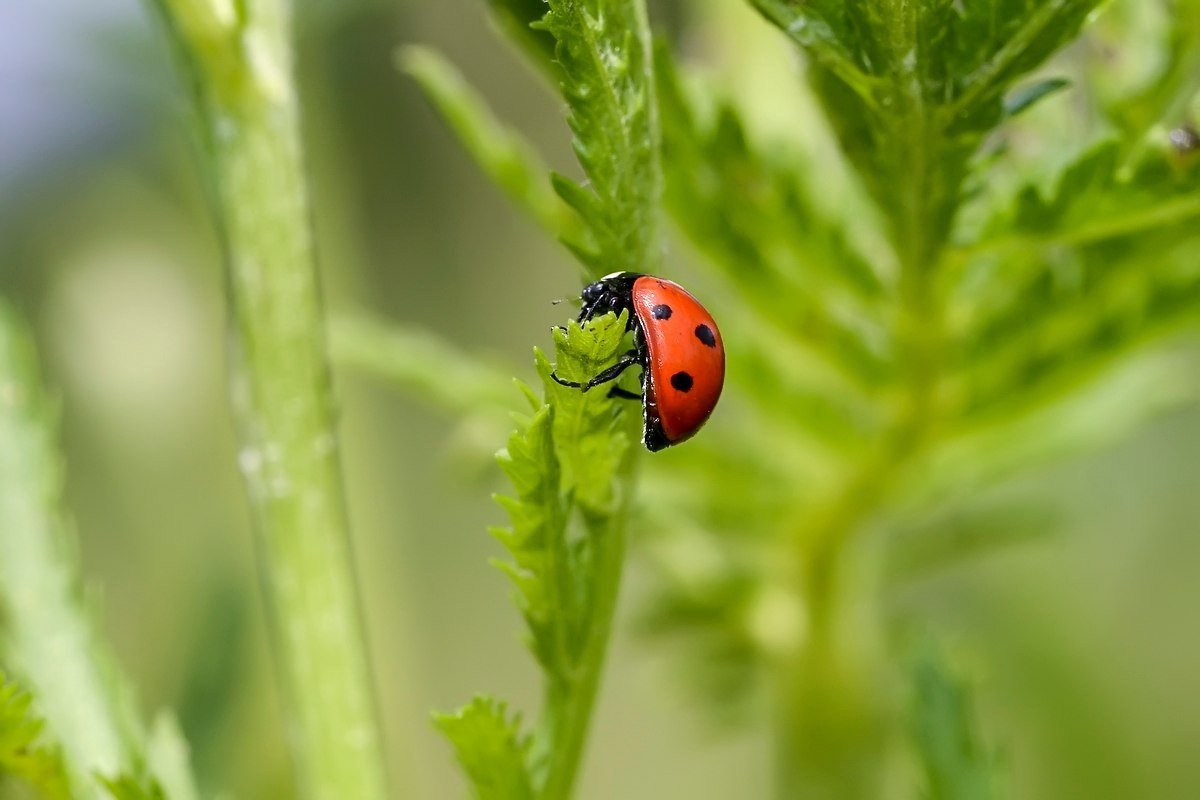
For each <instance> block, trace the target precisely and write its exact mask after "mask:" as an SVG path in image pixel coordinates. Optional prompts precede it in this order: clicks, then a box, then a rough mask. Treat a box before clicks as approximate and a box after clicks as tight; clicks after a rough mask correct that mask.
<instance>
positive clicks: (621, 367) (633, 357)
mask: <svg viewBox="0 0 1200 800" xmlns="http://www.w3.org/2000/svg"><path fill="white" fill-rule="evenodd" d="M638 360H639V359H638V353H637V351H636V350H630V351H629V352H628V353H626V354H625V355H623V356H621V360H620V361H618V362H617V363H616V364H613V365H612V366H611V367H609V368H608V369H606V370H604V371H603V372H601V373H599V374H597V375H596V376H595V377H594V378H592V379H591V380H590V381H588V382H587V383H577V382H575V381H564V380H563V379H562V378H560V377H558V375H557V374H555V373H553V372H551V373H550V377H551V378H553V379H554V381H555V383H558V384H560V385H562V386H569V387H571V388H572V389H582V390H583V391H585V392H586V391H587V390H588V389H594V388H596V387H597V386H599V385H600V384H602V383H608V382H609V381H612V380H616V379H617V378H619V377H620V376H621V373H622V372H624V371H625V370H627V369H629V368H630V367H632V366H633V365H634V364H636V363H638Z"/></svg>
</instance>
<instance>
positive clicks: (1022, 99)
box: [1004, 78, 1071, 119]
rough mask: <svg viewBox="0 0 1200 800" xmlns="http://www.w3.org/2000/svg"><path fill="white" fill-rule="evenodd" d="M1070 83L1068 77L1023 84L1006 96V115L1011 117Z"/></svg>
mask: <svg viewBox="0 0 1200 800" xmlns="http://www.w3.org/2000/svg"><path fill="white" fill-rule="evenodd" d="M1070 85H1071V82H1070V81H1069V80H1067V79H1066V78H1046V79H1045V80H1041V81H1037V82H1036V83H1031V84H1030V85H1029V86H1023V87H1021V88H1020V89H1017V90H1016V91H1015V92H1013V93H1012V94H1010V95H1009V96H1008V97H1006V98H1004V116H1005V118H1009V119H1011V118H1012V117H1015V116H1017V115H1018V114H1021V113H1023V112H1025V111H1028V110H1029V109H1030V108H1032V107H1033V106H1035V105H1036V104H1037V103H1039V102H1040V101H1042V100H1044V99H1046V98H1047V97H1049V96H1050V95H1052V94H1054V93H1055V92H1060V91H1062V90H1063V89H1066V88H1067V87H1068V86H1070Z"/></svg>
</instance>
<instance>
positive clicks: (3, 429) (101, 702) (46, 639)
mask: <svg viewBox="0 0 1200 800" xmlns="http://www.w3.org/2000/svg"><path fill="white" fill-rule="evenodd" d="M57 428H58V425H57V420H56V413H55V409H54V408H53V406H52V404H50V403H48V402H47V401H46V399H45V398H44V397H43V395H42V389H41V385H40V380H39V377H38V370H37V366H36V358H35V356H34V352H33V347H32V345H31V343H30V339H29V336H28V333H27V331H26V330H25V329H24V326H23V325H22V324H21V323H19V322H18V320H17V318H16V315H15V314H14V313H13V312H12V311H10V310H9V309H8V308H7V307H6V306H5V305H3V304H0V606H2V607H3V611H4V612H5V622H6V626H5V627H6V632H5V641H4V655H5V659H6V661H8V662H9V663H10V665H11V666H12V667H13V668H14V669H15V670H16V671H17V672H18V673H19V675H20V678H21V682H22V683H23V684H24V685H25V686H26V687H27V688H28V689H29V690H30V691H31V692H32V693H33V695H34V696H35V697H36V699H37V703H38V707H39V709H40V710H41V712H42V714H43V715H44V717H45V719H46V721H47V724H48V725H49V727H50V729H51V731H52V735H53V736H54V738H55V739H56V740H57V741H58V742H59V743H60V744H61V745H62V748H63V755H64V757H65V762H66V765H67V768H68V770H69V771H70V774H71V782H72V796H74V797H79V798H96V797H99V796H100V794H99V785H98V784H97V782H96V781H95V780H94V777H95V776H96V775H103V776H106V777H116V776H117V775H118V774H120V773H121V772H123V771H126V770H128V769H130V768H131V767H132V766H133V763H134V762H135V761H136V758H135V756H134V752H135V742H137V741H138V739H139V738H140V731H139V729H138V726H137V724H136V720H135V716H134V714H133V713H132V710H131V709H130V707H129V706H128V704H127V703H125V702H124V700H125V699H126V697H125V695H124V693H123V692H122V691H121V690H120V686H119V681H118V678H117V676H116V674H115V670H114V669H113V666H112V664H111V663H110V657H109V655H108V653H107V651H106V650H105V648H104V647H103V645H102V644H101V642H100V640H99V638H98V637H97V636H96V631H95V629H94V627H93V625H92V621H91V619H90V618H89V615H88V613H87V610H86V608H85V606H84V603H83V597H82V592H81V590H80V579H79V574H78V563H77V554H76V549H75V542H74V541H73V539H72V537H71V534H72V531H71V526H70V523H69V522H68V521H67V519H66V516H65V514H64V513H63V511H62V503H63V497H62V490H63V469H62V461H61V457H60V456H59V454H58V447H57V445H56V443H55V437H56V434H57Z"/></svg>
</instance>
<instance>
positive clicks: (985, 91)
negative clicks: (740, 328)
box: [751, 0, 1100, 271]
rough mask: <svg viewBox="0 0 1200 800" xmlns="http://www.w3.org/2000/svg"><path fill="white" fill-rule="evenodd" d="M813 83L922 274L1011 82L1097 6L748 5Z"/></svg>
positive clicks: (845, 1) (900, 247) (817, 1)
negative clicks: (781, 35)
mask: <svg viewBox="0 0 1200 800" xmlns="http://www.w3.org/2000/svg"><path fill="white" fill-rule="evenodd" d="M751 2H752V3H753V4H754V5H755V6H756V7H757V8H758V9H759V10H760V11H761V12H762V13H763V14H764V15H765V16H766V17H767V18H768V19H769V20H771V21H772V22H774V23H775V24H776V25H778V26H779V27H780V28H781V29H782V30H783V31H784V32H785V33H786V34H787V35H788V36H789V37H790V38H791V39H792V40H793V41H795V42H796V43H797V44H798V45H800V46H801V47H802V48H804V49H805V51H806V52H808V53H809V55H810V56H811V61H812V66H811V72H810V74H811V78H812V81H813V85H814V87H815V88H816V90H817V94H818V95H819V96H820V97H821V99H822V101H823V103H824V105H825V108H826V109H827V111H828V113H829V115H830V118H831V120H832V121H833V123H834V126H835V128H836V129H837V130H838V132H839V138H840V139H841V141H842V145H843V147H844V148H845V150H846V153H847V155H848V156H849V157H850V160H851V161H852V162H853V163H854V164H855V166H856V167H857V168H858V171H859V173H860V175H861V176H862V177H863V180H864V182H865V183H866V185H867V187H868V188H869V189H870V191H871V193H872V194H873V195H874V196H875V199H876V201H877V202H878V203H879V205H880V207H881V208H882V209H883V210H884V211H885V212H886V213H887V214H888V215H889V216H890V218H891V222H892V237H893V240H894V242H895V244H896V248H897V252H898V254H899V256H900V260H901V262H902V264H904V265H906V267H907V268H908V269H909V270H910V271H919V270H928V269H931V268H932V266H933V264H934V262H935V261H936V257H937V255H938V253H939V251H940V249H941V245H942V243H943V242H944V241H945V238H946V235H947V233H948V232H949V228H950V221H951V218H952V216H953V214H954V211H955V209H956V207H957V205H958V195H959V189H960V187H961V185H962V183H963V180H964V178H965V177H966V173H967V164H968V160H969V159H970V157H971V155H972V154H973V153H974V151H975V149H976V148H977V146H978V145H979V143H980V141H981V140H982V137H983V136H984V135H985V134H986V133H987V132H989V131H990V130H991V129H992V128H994V127H995V126H996V125H997V124H999V122H1000V121H1001V120H1002V119H1003V118H1004V104H1003V97H1004V94H1005V93H1006V92H1007V91H1008V89H1009V87H1010V86H1011V84H1012V83H1013V82H1014V81H1015V80H1016V79H1017V78H1019V77H1021V76H1022V75H1023V74H1025V73H1027V72H1028V71H1029V70H1031V69H1033V68H1034V67H1036V66H1037V65H1038V64H1040V63H1041V62H1042V61H1043V60H1045V59H1046V58H1047V57H1049V56H1050V55H1051V54H1053V53H1054V52H1055V51H1056V50H1058V49H1059V48H1060V47H1061V46H1062V45H1064V44H1065V43H1067V42H1068V41H1070V40H1071V39H1072V38H1074V36H1075V35H1076V33H1077V32H1078V30H1079V28H1080V26H1081V25H1082V24H1083V22H1084V20H1085V19H1086V18H1087V16H1088V15H1089V14H1090V13H1091V12H1092V10H1093V9H1094V8H1095V7H1096V6H1097V5H1099V2H1100V0H979V2H968V3H961V2H957V0H922V2H907V1H901V0H886V1H884V2H877V1H876V0H751Z"/></svg>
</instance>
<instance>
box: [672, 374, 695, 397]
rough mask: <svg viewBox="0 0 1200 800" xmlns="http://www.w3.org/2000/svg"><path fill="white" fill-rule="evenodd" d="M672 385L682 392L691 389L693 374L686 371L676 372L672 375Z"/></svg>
mask: <svg viewBox="0 0 1200 800" xmlns="http://www.w3.org/2000/svg"><path fill="white" fill-rule="evenodd" d="M671 385H672V386H674V387H675V388H676V389H677V390H679V391H681V392H687V391H691V388H692V376H691V375H689V374H687V373H686V372H676V373H675V374H674V375H672V376H671Z"/></svg>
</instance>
